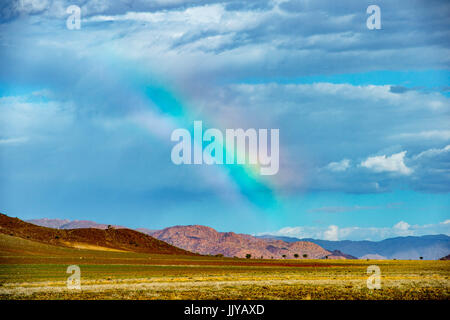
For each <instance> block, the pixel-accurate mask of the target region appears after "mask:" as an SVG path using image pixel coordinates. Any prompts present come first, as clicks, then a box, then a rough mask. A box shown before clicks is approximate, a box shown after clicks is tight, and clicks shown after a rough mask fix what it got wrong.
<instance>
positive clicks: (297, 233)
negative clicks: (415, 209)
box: [264, 220, 450, 241]
mask: <svg viewBox="0 0 450 320" xmlns="http://www.w3.org/2000/svg"><path fill="white" fill-rule="evenodd" d="M264 234H271V235H277V236H287V237H295V238H299V239H302V238H313V239H322V240H333V241H336V240H371V241H379V240H383V239H386V238H392V237H402V236H421V235H429V234H446V235H450V223H449V222H448V220H446V221H443V222H440V223H436V224H425V225H411V224H409V223H407V222H405V221H399V222H397V223H396V224H395V225H393V226H392V227H379V228H375V227H338V226H336V225H330V226H328V227H285V228H282V229H280V230H278V231H275V232H268V233H264Z"/></svg>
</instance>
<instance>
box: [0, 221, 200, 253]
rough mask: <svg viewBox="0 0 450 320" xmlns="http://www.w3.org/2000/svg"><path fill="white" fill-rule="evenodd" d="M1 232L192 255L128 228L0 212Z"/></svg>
mask: <svg viewBox="0 0 450 320" xmlns="http://www.w3.org/2000/svg"><path fill="white" fill-rule="evenodd" d="M0 233H4V234H7V235H10V236H15V237H20V238H24V239H29V240H33V241H38V242H41V243H46V244H51V245H57V246H65V247H75V248H84V249H93V250H120V251H132V252H142V253H155V254H157V253H160V254H180V255H194V254H193V253H191V252H188V251H186V250H183V249H180V248H176V247H174V246H172V245H170V244H168V243H165V242H163V241H160V240H158V239H155V238H153V237H151V236H148V235H146V234H143V233H140V232H137V231H135V230H130V229H114V228H109V229H106V230H101V229H94V228H87V229H86V228H82V229H52V228H47V227H41V226H37V225H34V224H31V223H27V222H24V221H22V220H20V219H18V218H11V217H8V216H7V215H4V214H1V213H0Z"/></svg>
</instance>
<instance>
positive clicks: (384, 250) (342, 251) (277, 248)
mask: <svg viewBox="0 0 450 320" xmlns="http://www.w3.org/2000/svg"><path fill="white" fill-rule="evenodd" d="M28 222H30V223H34V224H37V225H41V226H47V227H54V228H58V229H69V228H71V229H76V228H79V227H84V228H97V229H106V228H108V225H106V224H100V223H96V222H94V221H87V220H75V221H70V220H61V219H34V220H28ZM110 227H112V228H117V229H120V228H123V227H121V226H110ZM136 231H139V232H142V233H144V234H147V235H150V236H152V237H155V238H157V239H159V240H162V241H165V242H167V243H169V244H172V245H174V246H176V247H179V248H182V249H185V250H188V251H191V252H196V253H200V254H209V255H223V256H227V257H234V256H236V257H245V256H246V255H247V254H250V255H251V256H252V257H258V258H260V257H264V258H272V257H273V258H299V259H301V258H303V255H304V254H306V255H307V258H325V257H328V259H356V258H360V259H413V260H417V259H420V257H422V258H423V259H430V260H436V259H440V258H442V257H444V256H447V255H448V254H449V252H450V237H449V236H446V235H427V236H420V237H414V236H409V237H396V238H389V239H385V240H382V241H366V240H365V241H352V240H343V241H329V240H319V239H311V238H302V239H299V238H294V237H282V236H274V235H263V236H251V235H247V234H237V233H234V232H218V231H216V230H214V229H212V228H210V227H206V226H200V225H191V226H175V227H169V228H165V229H162V230H151V229H146V228H138V229H136ZM296 255H298V257H297V256H296Z"/></svg>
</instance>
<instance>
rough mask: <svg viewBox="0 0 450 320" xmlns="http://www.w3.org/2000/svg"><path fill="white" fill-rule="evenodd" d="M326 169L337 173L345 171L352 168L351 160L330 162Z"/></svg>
mask: <svg viewBox="0 0 450 320" xmlns="http://www.w3.org/2000/svg"><path fill="white" fill-rule="evenodd" d="M325 168H326V169H328V170H331V171H335V172H340V171H345V170H347V169H348V168H350V160H348V159H343V160H341V161H339V162H330V163H329V164H328V165H327V166H326V167H325Z"/></svg>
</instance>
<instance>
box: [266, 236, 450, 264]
mask: <svg viewBox="0 0 450 320" xmlns="http://www.w3.org/2000/svg"><path fill="white" fill-rule="evenodd" d="M259 238H262V239H277V240H282V241H286V242H291V243H295V242H297V241H309V242H312V243H315V244H317V245H319V246H321V247H323V248H325V249H327V250H330V251H333V250H340V251H343V252H345V253H347V254H350V255H353V256H356V257H358V258H360V259H399V260H401V259H405V260H408V259H413V260H418V259H420V257H422V258H423V259H426V260H436V259H440V258H441V257H443V256H446V255H448V254H449V252H450V237H449V236H447V235H444V234H439V235H426V236H420V237H415V236H408V237H396V238H389V239H385V240H382V241H367V240H364V241H351V240H343V241H330V240H318V239H311V238H302V239H299V238H293V237H279V236H273V235H264V236H259Z"/></svg>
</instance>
